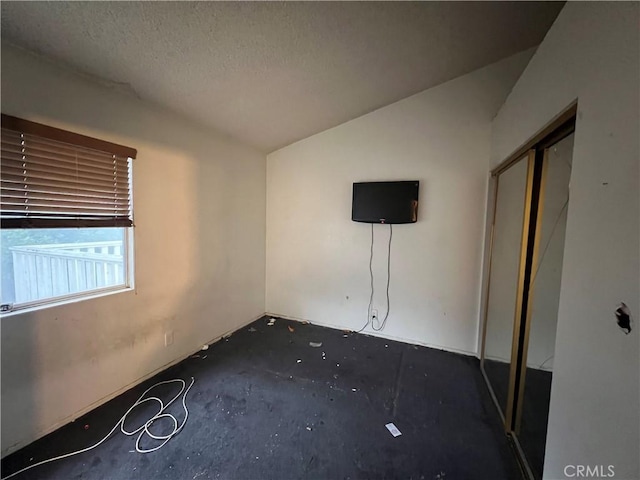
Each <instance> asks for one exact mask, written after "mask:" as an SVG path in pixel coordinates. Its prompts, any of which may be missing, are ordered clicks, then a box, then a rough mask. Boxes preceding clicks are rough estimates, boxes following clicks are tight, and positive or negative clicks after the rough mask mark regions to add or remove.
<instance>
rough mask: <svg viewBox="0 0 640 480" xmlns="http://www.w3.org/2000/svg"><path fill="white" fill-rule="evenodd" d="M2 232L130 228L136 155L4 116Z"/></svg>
mask: <svg viewBox="0 0 640 480" xmlns="http://www.w3.org/2000/svg"><path fill="white" fill-rule="evenodd" d="M1 143H2V148H1V163H0V177H1V182H2V184H1V196H2V199H1V208H0V213H1V220H2V228H57V227H60V228H69V227H130V226H132V225H133V220H132V209H131V187H130V184H131V182H130V161H131V159H132V158H135V154H136V151H135V150H134V149H130V148H128V147H123V146H120V145H116V144H112V143H110V142H104V141H102V140H98V139H94V138H90V137H86V136H84V135H79V134H75V133H72V132H67V131H64V130H60V129H56V128H53V127H48V126H46V125H41V124H37V123H33V122H28V121H26V120H22V119H17V118H15V117H10V116H7V115H2V132H1Z"/></svg>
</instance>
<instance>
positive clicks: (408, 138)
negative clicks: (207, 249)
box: [266, 51, 532, 352]
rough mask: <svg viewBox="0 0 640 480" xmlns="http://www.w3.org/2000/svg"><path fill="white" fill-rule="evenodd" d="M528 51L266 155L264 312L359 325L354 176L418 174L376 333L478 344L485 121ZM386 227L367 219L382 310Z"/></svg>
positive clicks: (396, 237) (362, 243)
mask: <svg viewBox="0 0 640 480" xmlns="http://www.w3.org/2000/svg"><path fill="white" fill-rule="evenodd" d="M531 54H532V52H531V51H528V52H524V53H521V54H519V55H516V56H514V57H511V58H509V59H507V60H504V61H502V62H499V63H497V64H494V65H491V66H489V67H486V68H483V69H481V70H478V71H475V72H473V73H470V74H468V75H465V76H462V77H460V78H458V79H455V80H453V81H450V82H448V83H445V84H443V85H440V86H438V87H436V88H432V89H429V90H427V91H425V92H422V93H419V94H417V95H414V96H412V97H409V98H407V99H405V100H402V101H400V102H397V103H395V104H392V105H390V106H387V107H384V108H381V109H380V110H377V111H375V112H372V113H370V114H368V115H365V116H363V117H360V118H358V119H355V120H353V121H350V122H348V123H345V124H343V125H340V126H338V127H335V128H333V129H331V130H328V131H325V132H323V133H320V134H318V135H314V136H312V137H310V138H308V139H305V140H302V141H300V142H297V143H295V144H293V145H290V146H288V147H285V148H283V149H281V150H278V151H276V152H274V153H272V154H270V155H268V157H267V294H266V298H267V300H266V301H267V303H266V304H267V311H268V312H271V313H273V314H280V315H284V316H289V317H295V318H301V319H306V320H309V321H311V322H313V323H316V324H320V325H328V326H334V327H340V328H348V329H359V328H361V327H362V326H363V325H364V323H365V321H366V317H367V304H368V302H369V269H368V262H369V246H370V226H369V225H368V224H363V223H354V222H352V221H351V191H352V190H351V189H352V183H353V182H357V181H368V180H419V181H420V199H419V200H420V206H419V211H418V222H417V223H415V224H409V225H395V226H394V230H393V245H392V253H391V254H392V260H391V289H390V295H391V314H390V316H389V320H388V323H387V327H386V329H385V330H384V332H383V335H384V336H386V337H389V338H396V339H401V340H405V341H408V342H412V343H418V344H424V345H432V346H436V347H441V348H445V349H450V350H457V351H463V352H475V351H476V342H477V330H478V329H477V325H478V305H479V290H480V288H479V285H480V264H481V256H482V241H483V228H484V224H483V218H484V216H483V212H484V209H485V197H486V192H487V178H488V172H487V167H488V162H487V159H488V158H489V154H490V127H491V120H492V119H493V117H494V115H495V113H496V112H497V110H498V108H499V106H500V105H501V104H502V102H503V101H504V98H505V97H506V95H507V93H508V91H509V89H510V88H511V86H512V85H513V84H514V82H515V80H516V78H517V77H518V75H519V74H520V73H521V71H522V69H523V68H524V66H525V65H526V62H527V61H528V60H529V58H530V56H531ZM388 230H389V227H388V226H381V225H376V226H375V234H376V244H375V252H374V255H375V261H374V274H375V278H376V284H375V289H376V292H377V293H376V296H375V299H374V308H376V309H377V310H378V312H379V315H380V316H383V315H384V312H385V309H386V300H385V287H386V242H387V239H388ZM367 333H371V330H370V329H368V331H367Z"/></svg>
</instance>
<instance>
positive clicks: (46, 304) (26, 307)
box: [0, 285, 134, 318]
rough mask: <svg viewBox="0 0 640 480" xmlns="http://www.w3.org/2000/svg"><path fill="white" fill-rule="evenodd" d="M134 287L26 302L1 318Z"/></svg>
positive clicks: (81, 300)
mask: <svg viewBox="0 0 640 480" xmlns="http://www.w3.org/2000/svg"><path fill="white" fill-rule="evenodd" d="M133 290H134V289H133V287H127V286H122V285H120V286H117V287H113V288H109V289H100V290H97V291H89V292H85V293H79V294H75V295H72V296H65V297H61V298H57V299H52V300H50V301H48V300H43V301H42V303H38V304H36V305H29V304H25V305H24V306H17V307H15V308H14V309H13V310H11V311H9V312H2V313H0V318H6V317H13V316H15V315H22V314H26V313H33V312H37V311H40V310H46V309H48V308H54V307H62V306H65V305H70V304H73V303H79V302H83V301H85V300H93V299H96V298H101V297H107V296H110V295H116V294H118V293H125V292H132V291H133Z"/></svg>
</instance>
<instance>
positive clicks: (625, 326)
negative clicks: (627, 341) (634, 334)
mask: <svg viewBox="0 0 640 480" xmlns="http://www.w3.org/2000/svg"><path fill="white" fill-rule="evenodd" d="M616 319H617V321H618V326H619V327H620V329H621V330H622V331H623V332H624V333H625V334H627V335H628V334H629V333H630V332H631V324H632V323H633V321H632V319H631V310H629V307H627V305H626V304H625V303H624V302H622V303H621V304H620V306H618V308H617V309H616Z"/></svg>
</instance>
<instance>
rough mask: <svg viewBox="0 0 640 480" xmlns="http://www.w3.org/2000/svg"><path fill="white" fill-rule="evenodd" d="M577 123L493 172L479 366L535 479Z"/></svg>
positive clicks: (563, 125)
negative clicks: (490, 221) (574, 131)
mask: <svg viewBox="0 0 640 480" xmlns="http://www.w3.org/2000/svg"><path fill="white" fill-rule="evenodd" d="M574 112H575V111H574ZM574 125H575V117H574V116H571V117H570V118H569V120H565V121H564V122H563V123H561V124H559V126H558V127H557V128H556V129H554V130H552V131H551V132H550V133H548V134H546V135H545V136H544V137H543V138H541V139H540V140H539V141H538V142H536V143H535V144H533V145H532V146H531V148H530V149H529V150H528V151H526V152H525V153H524V154H521V155H520V156H518V157H516V158H514V159H513V160H511V161H510V162H508V163H506V164H505V165H503V166H501V167H499V168H498V169H497V170H496V171H495V172H493V181H492V185H493V189H494V190H493V192H492V195H493V202H492V209H491V212H490V215H491V216H492V226H491V232H490V237H489V239H488V240H489V244H490V254H489V262H488V269H487V273H486V278H485V285H486V287H485V288H486V294H485V304H484V319H483V342H482V355H481V364H480V365H481V369H482V372H483V374H484V377H485V379H486V381H487V385H488V387H489V390H490V392H491V394H492V396H493V398H494V401H495V403H496V406H497V408H498V410H499V411H500V415H501V417H502V419H503V421H504V427H505V431H506V433H507V434H508V435H509V436H510V437H511V438H512V440H513V442H514V446H515V447H516V451H517V452H518V455H519V457H520V460H521V464H522V467H523V470H524V472H525V474H526V475H527V476H528V477H529V478H531V479H541V478H542V470H543V466H544V451H545V445H546V434H547V424H548V418H549V399H550V393H551V380H552V375H553V373H552V372H553V360H554V356H555V337H556V329H557V320H558V305H559V301H560V281H561V278H562V260H563V253H564V233H565V225H566V219H567V209H568V206H569V180H570V176H571V165H572V154H573V130H574Z"/></svg>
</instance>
